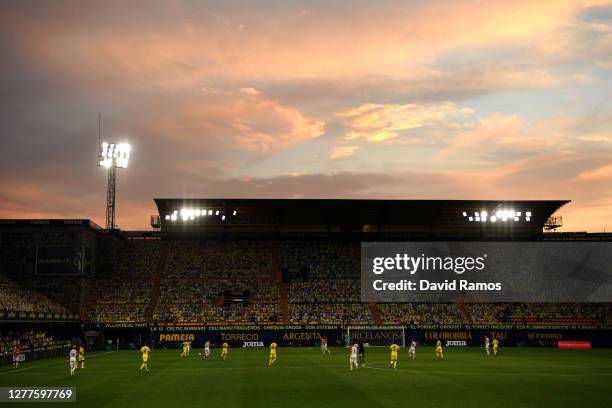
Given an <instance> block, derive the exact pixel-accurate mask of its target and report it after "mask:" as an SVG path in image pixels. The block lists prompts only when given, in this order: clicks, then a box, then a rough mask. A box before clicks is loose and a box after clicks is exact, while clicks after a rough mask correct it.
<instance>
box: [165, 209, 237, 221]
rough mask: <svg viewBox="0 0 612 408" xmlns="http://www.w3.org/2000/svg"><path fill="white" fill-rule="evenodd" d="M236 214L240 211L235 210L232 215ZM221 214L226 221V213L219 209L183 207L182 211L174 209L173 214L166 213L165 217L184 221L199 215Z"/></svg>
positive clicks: (169, 219)
mask: <svg viewBox="0 0 612 408" xmlns="http://www.w3.org/2000/svg"><path fill="white" fill-rule="evenodd" d="M236 214H238V212H237V211H236V210H234V211H233V213H232V215H236ZM219 215H221V221H225V214H221V212H220V211H219V210H207V209H206V208H202V209H195V208H183V209H181V210H180V211H178V210H174V212H173V213H172V214H166V216H165V217H164V218H165V219H166V221H177V220H178V219H179V218H180V219H181V220H183V221H193V220H195V219H196V218H198V217H207V216H216V217H218V216H219Z"/></svg>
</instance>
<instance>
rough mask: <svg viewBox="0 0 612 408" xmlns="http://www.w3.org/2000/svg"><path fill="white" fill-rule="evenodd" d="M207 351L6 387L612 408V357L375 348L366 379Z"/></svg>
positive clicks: (118, 403) (337, 356)
mask: <svg viewBox="0 0 612 408" xmlns="http://www.w3.org/2000/svg"><path fill="white" fill-rule="evenodd" d="M199 351H200V350H194V352H192V354H191V357H189V358H188V359H186V360H179V358H178V355H179V351H178V350H167V351H163V350H154V351H153V352H152V353H151V355H150V363H149V364H150V369H151V371H150V372H149V373H146V374H140V373H139V372H138V367H139V364H140V357H139V354H138V353H137V352H136V351H122V352H111V353H89V354H88V355H87V367H86V368H85V369H83V370H79V372H78V373H77V375H76V376H75V377H72V378H71V377H70V376H69V375H68V367H67V362H66V361H62V360H59V359H51V360H44V361H34V362H30V363H26V364H23V365H22V367H21V368H20V369H18V370H11V369H9V368H8V367H2V368H0V386H74V387H76V389H77V398H78V402H77V404H42V403H38V404H33V406H36V407H41V406H43V405H50V406H53V407H59V406H61V405H67V406H73V407H74V406H83V407H104V406H108V407H124V406H125V407H131V408H136V407H147V408H151V407H164V408H168V407H196V406H198V407H199V406H206V407H219V408H221V407H223V408H225V407H255V408H257V407H266V408H268V407H269V408H272V407H287V408H288V407H334V408H339V407H352V408H354V407H394V408H395V407H402V406H408V405H412V406H418V407H437V408H439V407H446V406H453V407H456V406H463V407H483V406H488V407H494V408H498V407H573V408H576V407H579V406H584V407H610V406H612V390H611V387H610V386H611V385H612V350H610V349H594V350H558V349H535V348H529V349H528V348H507V349H506V348H502V349H501V354H500V355H499V356H497V357H493V356H491V357H487V356H485V355H484V352H483V350H482V349H480V348H446V349H445V360H444V361H436V360H435V358H434V356H433V349H432V348H426V347H420V348H419V349H417V359H416V360H415V361H411V360H409V358H408V356H407V352H406V349H402V350H401V352H400V360H399V364H398V369H397V370H395V371H393V370H390V369H389V368H388V361H387V360H388V352H387V350H385V349H383V348H370V349H368V350H367V353H366V367H364V368H362V369H360V370H358V371H349V370H348V354H347V352H346V351H345V350H344V349H341V348H334V349H332V354H331V355H321V353H320V351H319V350H318V349H312V348H280V349H279V351H278V357H279V359H278V362H277V365H276V367H273V368H267V367H266V364H267V351H266V350H263V349H231V350H230V355H229V359H228V360H227V361H221V360H220V359H219V353H218V350H213V356H212V358H211V359H209V360H207V361H202V360H201V359H200V358H199V357H198V355H197V352H199ZM23 405H24V404H20V406H23ZM26 405H27V404H26Z"/></svg>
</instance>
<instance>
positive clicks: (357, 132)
mask: <svg viewBox="0 0 612 408" xmlns="http://www.w3.org/2000/svg"><path fill="white" fill-rule="evenodd" d="M0 51H1V55H2V60H1V63H0V64H1V65H0V66H1V69H0V151H1V152H2V160H1V161H0V177H1V183H0V218H34V217H37V218H91V219H93V220H94V221H96V222H97V223H99V224H101V225H103V224H104V207H105V188H106V178H105V173H104V171H103V169H101V168H98V167H97V166H96V152H97V131H98V119H97V117H98V112H102V115H103V137H104V139H108V140H111V141H128V142H129V143H131V144H132V146H133V155H132V160H131V162H130V168H129V169H128V170H127V171H120V172H119V173H120V174H119V176H118V191H117V194H118V208H117V211H118V214H117V215H118V224H119V226H120V227H121V228H126V229H127V228H130V229H148V228H149V227H148V222H149V218H148V217H149V215H150V214H154V213H155V206H154V204H153V198H155V197H226V198H229V197H248V198H256V197H265V198H270V197H274V198H300V197H304V198H404V199H410V198H438V199H444V198H449V199H450V198H454V199H571V200H572V201H573V202H572V203H571V204H570V205H568V206H566V207H564V208H562V210H561V212H560V214H561V215H563V216H564V221H565V227H564V229H565V230H588V231H602V230H603V229H604V228H605V229H606V230H607V231H610V230H612V103H611V99H612V2H611V1H609V0H608V1H605V0H604V1H584V2H581V1H544V0H537V1H511V2H509V1H448V2H444V1H428V2H423V1H414V2H412V4H411V3H410V2H408V1H397V2H394V1H378V0H376V1H373V0H372V1H350V2H348V1H347V2H339V1H333V2H319V1H308V2H302V3H298V2H292V1H286V0H282V1H281V0H279V1H259V2H249V1H245V2H233V1H218V2H204V1H199V0H198V1H186V2H179V1H160V2H156V1H146V2H139V1H129V2H125V1H120V2H116V3H113V2H111V1H104V2H89V3H85V2H82V1H49V2H42V1H19V2H15V1H7V0H0Z"/></svg>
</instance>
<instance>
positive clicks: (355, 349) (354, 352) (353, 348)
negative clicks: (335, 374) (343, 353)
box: [349, 344, 359, 370]
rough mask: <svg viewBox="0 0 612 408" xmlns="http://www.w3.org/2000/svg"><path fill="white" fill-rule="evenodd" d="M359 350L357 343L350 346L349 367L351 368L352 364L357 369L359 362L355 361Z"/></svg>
mask: <svg viewBox="0 0 612 408" xmlns="http://www.w3.org/2000/svg"><path fill="white" fill-rule="evenodd" d="M358 352H359V346H358V345H357V344H353V345H352V346H351V358H350V359H349V367H350V369H351V370H352V369H353V366H355V369H357V370H358V369H359V364H358V363H357V354H358Z"/></svg>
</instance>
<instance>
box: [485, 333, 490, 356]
mask: <svg viewBox="0 0 612 408" xmlns="http://www.w3.org/2000/svg"><path fill="white" fill-rule="evenodd" d="M489 346H490V341H489V336H485V350H486V352H487V356H490V355H491V352H490V351H489Z"/></svg>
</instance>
